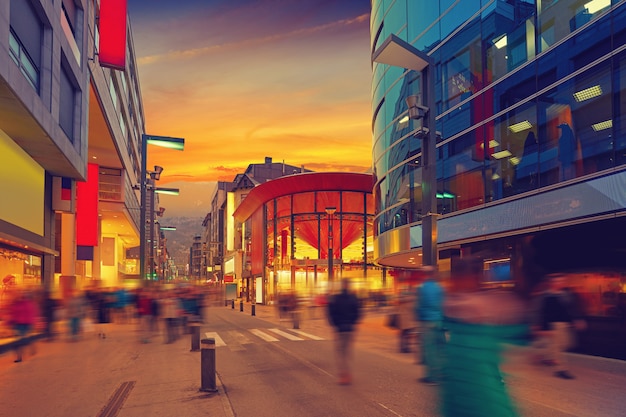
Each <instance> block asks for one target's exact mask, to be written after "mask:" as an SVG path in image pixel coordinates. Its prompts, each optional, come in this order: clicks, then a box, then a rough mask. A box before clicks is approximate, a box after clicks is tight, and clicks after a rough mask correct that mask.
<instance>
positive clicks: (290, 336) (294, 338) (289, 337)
mask: <svg viewBox="0 0 626 417" xmlns="http://www.w3.org/2000/svg"><path fill="white" fill-rule="evenodd" d="M267 330H269V331H270V332H274V333H276V334H278V335H280V336H282V337H285V338H287V339H289V340H304V339H303V338H301V337H298V336H294V335H292V334H289V333H287V332H283V331H282V330H280V329H267Z"/></svg>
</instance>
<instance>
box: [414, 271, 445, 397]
mask: <svg viewBox="0 0 626 417" xmlns="http://www.w3.org/2000/svg"><path fill="white" fill-rule="evenodd" d="M424 272H426V273H427V275H426V277H425V279H424V282H423V283H422V285H420V286H419V287H417V296H416V302H415V316H416V318H417V320H418V321H419V324H420V330H421V333H422V362H423V364H424V366H425V368H426V369H425V370H426V372H425V373H426V375H425V376H424V377H422V378H420V379H419V381H420V382H422V383H424V384H427V385H437V384H438V383H439V382H440V381H441V378H442V355H441V352H442V349H443V345H444V343H445V338H444V333H443V329H442V326H441V320H442V318H443V298H444V290H443V287H442V286H441V284H440V283H439V282H438V277H437V273H436V271H435V269H434V268H433V267H432V266H425V267H424Z"/></svg>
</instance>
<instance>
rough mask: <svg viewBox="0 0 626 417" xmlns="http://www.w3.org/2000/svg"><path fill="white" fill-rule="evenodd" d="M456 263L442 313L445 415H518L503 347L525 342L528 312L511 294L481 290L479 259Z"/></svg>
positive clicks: (499, 416) (443, 401)
mask: <svg viewBox="0 0 626 417" xmlns="http://www.w3.org/2000/svg"><path fill="white" fill-rule="evenodd" d="M455 264H456V265H455V266H456V268H455V270H454V271H453V274H452V277H451V290H450V293H449V294H447V295H446V299H445V301H444V310H443V312H444V318H443V326H444V328H445V329H446V331H447V335H448V340H447V342H446V344H445V347H444V362H443V365H444V366H443V374H444V378H443V379H442V380H441V392H440V394H441V395H440V398H441V411H442V415H443V416H445V417H461V416H498V417H515V416H518V415H519V413H518V411H517V409H516V407H515V405H514V403H513V400H512V398H511V396H510V394H509V392H508V390H507V385H506V381H505V378H504V376H503V374H502V372H501V370H500V366H501V363H502V353H503V350H504V346H503V343H505V342H507V343H516V344H524V343H527V336H528V333H529V327H528V308H527V306H526V305H525V303H524V302H523V301H522V299H521V298H520V297H518V296H517V295H516V294H515V293H514V292H513V290H510V289H495V288H494V289H484V288H481V279H482V274H483V262H482V260H481V259H461V260H460V262H456V263H455Z"/></svg>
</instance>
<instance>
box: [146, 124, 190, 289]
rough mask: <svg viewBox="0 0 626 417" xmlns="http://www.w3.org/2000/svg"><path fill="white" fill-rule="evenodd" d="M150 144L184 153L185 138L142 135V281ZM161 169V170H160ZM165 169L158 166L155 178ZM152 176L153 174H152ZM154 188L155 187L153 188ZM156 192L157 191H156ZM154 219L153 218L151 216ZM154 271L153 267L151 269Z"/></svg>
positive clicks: (152, 208)
mask: <svg viewBox="0 0 626 417" xmlns="http://www.w3.org/2000/svg"><path fill="white" fill-rule="evenodd" d="M148 144H150V145H156V146H161V147H163V148H169V149H175V150H178V151H182V150H183V149H184V148H185V139H183V138H172V137H169V136H153V135H146V134H142V135H141V178H140V181H141V182H140V185H139V186H140V189H141V211H140V220H139V222H140V225H139V233H140V234H141V236H139V252H140V255H139V276H140V277H141V278H140V279H146V233H147V230H146V221H147V219H146V202H147V201H146V191H147V188H148V184H147V181H148V169H147V162H148V161H147V159H148V152H147V147H148ZM159 168H160V169H159ZM162 171H163V168H161V167H158V166H156V167H155V170H154V178H152V177H151V178H150V179H151V180H153V179H158V178H160V175H161V172H162ZM151 176H152V174H151ZM153 188H154V187H153ZM154 191H155V192H157V191H156V189H155V190H154ZM151 210H154V207H151ZM151 217H152V216H151ZM151 269H152V267H151Z"/></svg>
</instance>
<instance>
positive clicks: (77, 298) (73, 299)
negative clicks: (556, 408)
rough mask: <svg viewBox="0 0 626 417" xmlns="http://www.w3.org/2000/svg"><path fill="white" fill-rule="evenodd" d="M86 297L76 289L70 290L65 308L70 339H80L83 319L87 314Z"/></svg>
mask: <svg viewBox="0 0 626 417" xmlns="http://www.w3.org/2000/svg"><path fill="white" fill-rule="evenodd" d="M85 304H86V303H85V298H84V297H83V295H82V293H80V292H79V291H78V290H76V289H74V290H72V291H71V292H70V296H69V298H68V299H67V307H66V309H65V312H66V315H67V320H68V324H69V327H70V328H69V339H70V340H71V341H73V342H75V341H77V340H78V337H79V335H80V330H81V320H82V319H83V317H84V316H85V312H86V306H85Z"/></svg>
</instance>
